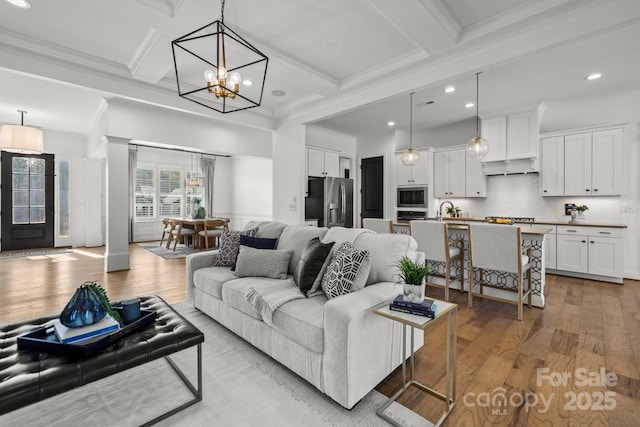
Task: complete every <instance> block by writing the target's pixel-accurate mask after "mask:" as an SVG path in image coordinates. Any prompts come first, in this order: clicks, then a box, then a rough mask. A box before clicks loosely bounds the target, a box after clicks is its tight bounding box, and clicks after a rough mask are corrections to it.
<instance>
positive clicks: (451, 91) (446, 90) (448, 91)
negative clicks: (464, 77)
mask: <svg viewBox="0 0 640 427" xmlns="http://www.w3.org/2000/svg"><path fill="white" fill-rule="evenodd" d="M444 91H445V92H446V93H453V92H455V91H456V88H455V87H453V86H447V87H445V88H444Z"/></svg>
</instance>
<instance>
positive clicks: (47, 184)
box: [0, 151, 55, 251]
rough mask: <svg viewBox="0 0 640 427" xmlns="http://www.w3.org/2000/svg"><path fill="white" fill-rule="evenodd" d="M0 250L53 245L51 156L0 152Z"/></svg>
mask: <svg viewBox="0 0 640 427" xmlns="http://www.w3.org/2000/svg"><path fill="white" fill-rule="evenodd" d="M1 167H2V175H1V179H0V184H1V186H2V194H1V196H2V211H1V214H2V221H1V222H2V229H1V232H2V242H1V243H2V250H3V251H9V250H15V249H32V248H50V247H53V245H54V238H53V233H54V228H55V227H54V223H53V206H54V205H53V201H54V197H53V185H54V184H53V182H54V180H53V175H54V172H53V171H54V163H53V154H18V153H10V152H7V151H3V152H2V153H1Z"/></svg>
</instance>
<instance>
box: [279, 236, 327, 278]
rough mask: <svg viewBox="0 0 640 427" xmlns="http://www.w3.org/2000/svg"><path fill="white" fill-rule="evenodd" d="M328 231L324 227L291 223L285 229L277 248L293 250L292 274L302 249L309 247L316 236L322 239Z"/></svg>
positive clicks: (290, 261)
mask: <svg viewBox="0 0 640 427" xmlns="http://www.w3.org/2000/svg"><path fill="white" fill-rule="evenodd" d="M326 233H327V229H326V228H324V227H309V226H308V225H289V226H287V228H285V229H284V231H283V232H282V235H281V236H280V238H279V239H278V246H277V249H278V250H287V249H291V250H292V251H293V253H292V254H291V260H289V270H288V272H289V273H290V274H293V272H294V271H295V269H296V265H297V264H298V261H299V260H300V255H302V251H304V249H305V248H306V247H307V243H309V240H311V239H313V238H314V237H319V238H320V239H322V238H323V237H324V235H325V234H326Z"/></svg>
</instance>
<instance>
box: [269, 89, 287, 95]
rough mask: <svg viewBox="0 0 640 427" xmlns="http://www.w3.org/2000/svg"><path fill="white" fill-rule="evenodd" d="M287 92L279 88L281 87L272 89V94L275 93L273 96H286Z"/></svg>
mask: <svg viewBox="0 0 640 427" xmlns="http://www.w3.org/2000/svg"><path fill="white" fill-rule="evenodd" d="M286 94H287V92H285V91H283V90H279V89H276V90H272V91H271V95H273V96H285V95H286Z"/></svg>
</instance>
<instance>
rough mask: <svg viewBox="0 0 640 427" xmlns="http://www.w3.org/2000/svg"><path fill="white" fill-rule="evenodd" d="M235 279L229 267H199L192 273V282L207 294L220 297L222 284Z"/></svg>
mask: <svg viewBox="0 0 640 427" xmlns="http://www.w3.org/2000/svg"><path fill="white" fill-rule="evenodd" d="M234 279H237V277H236V276H235V275H234V274H233V271H231V269H230V268H229V267H206V268H199V269H197V270H196V271H195V272H194V273H193V284H194V286H195V287H196V288H198V289H200V290H202V291H204V292H206V293H208V294H209V295H211V296H213V297H215V298H218V299H222V285H223V284H224V283H225V282H228V281H229V280H234Z"/></svg>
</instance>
